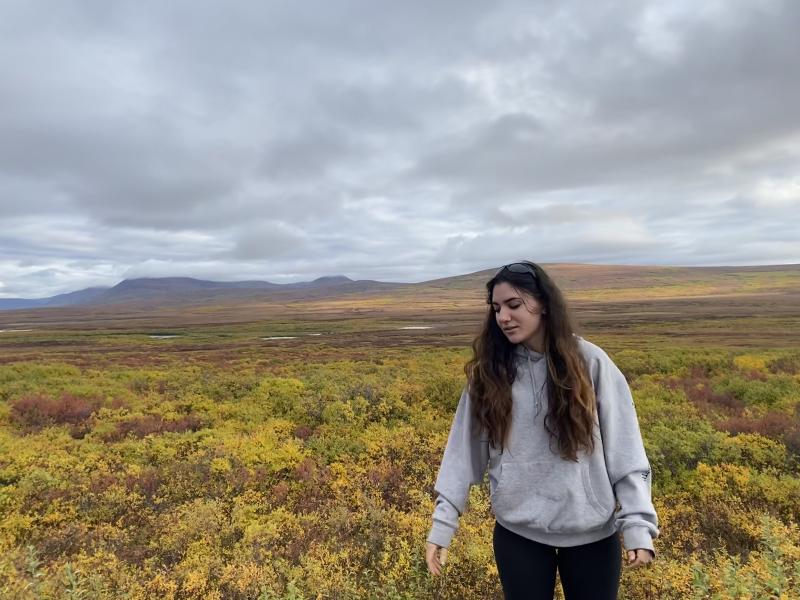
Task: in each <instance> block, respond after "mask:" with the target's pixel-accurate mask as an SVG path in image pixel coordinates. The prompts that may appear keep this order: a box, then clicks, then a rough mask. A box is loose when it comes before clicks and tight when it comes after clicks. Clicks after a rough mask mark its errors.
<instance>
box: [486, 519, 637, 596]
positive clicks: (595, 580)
mask: <svg viewBox="0 0 800 600" xmlns="http://www.w3.org/2000/svg"><path fill="white" fill-rule="evenodd" d="M492 544H493V546H494V558H495V561H496V562H497V570H498V571H499V573H500V583H502V584H503V593H504V594H505V598H506V600H553V594H554V593H555V585H556V569H558V573H559V575H560V576H561V587H562V588H564V595H565V597H566V600H614V599H615V598H616V597H617V589H618V588H619V576H620V570H621V569H622V548H621V546H620V543H619V537H618V536H617V534H616V533H615V534H613V535H611V536H609V537H607V538H605V539H603V540H600V541H598V542H593V543H591V544H584V545H582V546H573V547H571V548H555V547H554V546H547V545H546V544H540V543H539V542H534V541H533V540H529V539H527V538H524V537H522V536H519V535H517V534H516V533H513V532H511V531H509V530H508V529H506V528H505V527H503V526H502V525H500V524H499V523H497V522H495V524H494V535H493V539H492Z"/></svg>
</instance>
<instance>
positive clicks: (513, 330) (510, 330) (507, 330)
mask: <svg viewBox="0 0 800 600" xmlns="http://www.w3.org/2000/svg"><path fill="white" fill-rule="evenodd" d="M517 329H518V327H517V326H516V325H515V326H514V327H509V328H507V329H503V332H504V333H513V332H515V331H516V330H517Z"/></svg>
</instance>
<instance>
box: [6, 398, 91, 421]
mask: <svg viewBox="0 0 800 600" xmlns="http://www.w3.org/2000/svg"><path fill="white" fill-rule="evenodd" d="M10 408H11V420H12V421H13V422H15V423H17V424H18V425H20V426H22V427H25V428H26V429H29V430H39V429H42V428H43V427H48V426H50V425H67V424H68V425H73V426H78V425H81V424H83V423H84V422H85V421H86V420H88V419H89V417H91V416H92V414H93V413H94V412H95V411H96V410H97V409H98V408H100V400H99V399H98V398H84V397H82V396H75V395H73V394H67V393H64V394H61V396H60V397H59V398H51V397H50V396H45V395H44V394H32V395H30V396H23V397H21V398H18V399H16V400H12V401H11V403H10Z"/></svg>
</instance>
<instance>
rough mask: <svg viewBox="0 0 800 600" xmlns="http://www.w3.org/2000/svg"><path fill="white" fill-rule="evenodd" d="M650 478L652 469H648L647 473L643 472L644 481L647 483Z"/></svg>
mask: <svg viewBox="0 0 800 600" xmlns="http://www.w3.org/2000/svg"><path fill="white" fill-rule="evenodd" d="M648 477H650V469H647V470H646V471H643V472H642V479H644V480H645V481H647V478H648Z"/></svg>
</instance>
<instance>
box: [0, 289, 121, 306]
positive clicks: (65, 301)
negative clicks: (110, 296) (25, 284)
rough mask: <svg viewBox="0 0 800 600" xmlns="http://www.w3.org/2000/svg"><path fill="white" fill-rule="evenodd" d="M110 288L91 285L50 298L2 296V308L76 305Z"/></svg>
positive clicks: (89, 300) (86, 301)
mask: <svg viewBox="0 0 800 600" xmlns="http://www.w3.org/2000/svg"><path fill="white" fill-rule="evenodd" d="M108 289H109V288H105V287H91V288H86V289H83V290H78V291H77V292H68V293H66V294H58V295H57V296H50V297H49V298H37V299H27V298H0V310H14V309H19V308H45V307H47V308H53V307H58V306H76V305H80V304H88V303H90V302H91V301H92V300H94V299H95V298H97V297H99V296H102V295H103V294H104V293H105V292H106V291H107V290H108Z"/></svg>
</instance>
